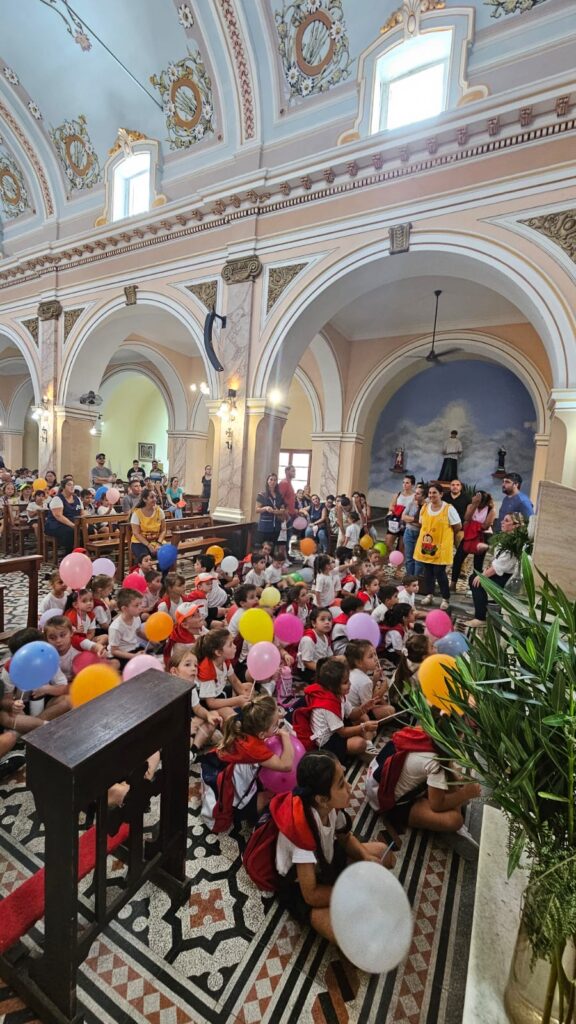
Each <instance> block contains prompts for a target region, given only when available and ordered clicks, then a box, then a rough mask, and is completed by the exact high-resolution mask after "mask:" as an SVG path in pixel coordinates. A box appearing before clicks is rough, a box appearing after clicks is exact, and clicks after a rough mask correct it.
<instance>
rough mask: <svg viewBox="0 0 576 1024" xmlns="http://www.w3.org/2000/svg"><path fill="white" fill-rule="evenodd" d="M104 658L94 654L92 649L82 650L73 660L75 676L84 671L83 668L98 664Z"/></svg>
mask: <svg viewBox="0 0 576 1024" xmlns="http://www.w3.org/2000/svg"><path fill="white" fill-rule="evenodd" d="M101 660H102V659H101V658H99V657H98V655H97V654H94V653H93V652H92V651H80V654H77V655H76V657H75V658H74V661H73V662H72V671H73V673H74V675H75V676H77V675H78V673H79V672H81V671H82V669H83V668H88V666H89V665H96V664H98V662H99V661H101Z"/></svg>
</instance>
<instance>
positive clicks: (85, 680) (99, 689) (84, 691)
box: [70, 665, 120, 708]
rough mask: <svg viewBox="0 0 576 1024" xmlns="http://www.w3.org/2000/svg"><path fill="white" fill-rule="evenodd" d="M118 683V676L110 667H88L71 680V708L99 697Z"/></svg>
mask: <svg viewBox="0 0 576 1024" xmlns="http://www.w3.org/2000/svg"><path fill="white" fill-rule="evenodd" d="M119 683H120V676H119V674H118V672H116V670H115V669H113V668H112V667H111V666H110V665H88V666H87V667H86V668H83V669H82V671H81V672H79V673H78V675H77V676H75V677H74V679H73V680H72V685H71V686H70V702H71V704H72V707H73V708H79V707H80V705H81V704H87V703H88V701H90V700H94V698H95V697H100V696H101V695H102V694H103V693H107V692H108V690H113V689H114V687H115V686H118V684H119Z"/></svg>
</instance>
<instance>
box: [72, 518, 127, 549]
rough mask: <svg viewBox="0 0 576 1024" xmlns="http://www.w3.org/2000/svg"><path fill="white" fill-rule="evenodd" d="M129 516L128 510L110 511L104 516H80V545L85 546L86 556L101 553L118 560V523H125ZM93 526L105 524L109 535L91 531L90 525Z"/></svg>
mask: <svg viewBox="0 0 576 1024" xmlns="http://www.w3.org/2000/svg"><path fill="white" fill-rule="evenodd" d="M130 516H131V513H130V512H122V513H120V514H114V513H110V514H109V515H105V516H82V518H81V519H79V520H78V525H79V529H80V535H81V539H82V547H83V548H86V551H87V553H88V556H89V557H90V558H99V557H100V556H101V555H109V556H110V557H111V558H112V561H117V560H119V554H120V525H121V524H122V523H127V522H128V520H129V519H130ZM94 526H107V527H108V528H109V530H110V533H109V536H107V537H102V536H101V535H100V534H98V533H91V532H90V527H94Z"/></svg>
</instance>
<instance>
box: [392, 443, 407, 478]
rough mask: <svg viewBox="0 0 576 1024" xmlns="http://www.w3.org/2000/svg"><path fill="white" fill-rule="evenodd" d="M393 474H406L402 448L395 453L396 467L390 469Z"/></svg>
mask: <svg viewBox="0 0 576 1024" xmlns="http://www.w3.org/2000/svg"><path fill="white" fill-rule="evenodd" d="M390 472H391V473H405V472H406V468H405V466H404V449H403V448H402V447H400V448H397V449H396V451H395V452H394V465H393V466H391V467H390Z"/></svg>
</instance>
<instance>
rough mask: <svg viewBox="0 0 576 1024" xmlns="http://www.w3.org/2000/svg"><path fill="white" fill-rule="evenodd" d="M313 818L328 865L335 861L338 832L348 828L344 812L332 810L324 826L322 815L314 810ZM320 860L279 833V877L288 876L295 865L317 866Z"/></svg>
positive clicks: (277, 861) (277, 851) (311, 851)
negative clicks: (335, 844)
mask: <svg viewBox="0 0 576 1024" xmlns="http://www.w3.org/2000/svg"><path fill="white" fill-rule="evenodd" d="M312 816H313V818H314V824H315V825H316V832H317V834H318V837H319V839H320V845H321V847H322V853H323V855H324V859H325V860H326V862H327V863H328V864H331V863H332V861H333V859H334V843H335V842H336V830H337V829H344V828H346V818H345V817H344V815H343V814H342V811H336V810H331V811H330V813H329V815H328V824H327V825H324V824H323V823H322V820H321V818H320V815H319V814H318V812H317V811H316V810H314V808H312ZM317 860H318V858H317V856H316V854H315V853H314V850H303V849H302V848H301V847H299V846H295V845H294V843H292V842H291V841H290V840H289V839H288V838H287V837H286V836H285V835H283V833H282V832H279V833H278V840H277V842H276V870H277V872H278V874H279V875H282V876H284V875H287V874H288V872H289V871H290V868H291V867H292V865H293V864H316V861H317Z"/></svg>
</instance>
